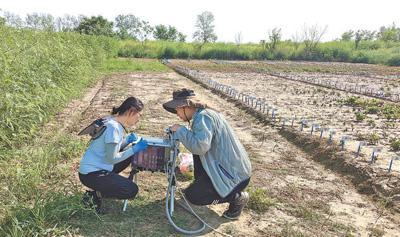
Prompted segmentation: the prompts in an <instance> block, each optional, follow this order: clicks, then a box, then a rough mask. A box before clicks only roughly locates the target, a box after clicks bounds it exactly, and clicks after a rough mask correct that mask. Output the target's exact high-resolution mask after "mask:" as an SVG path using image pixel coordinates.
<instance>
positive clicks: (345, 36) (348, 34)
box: [342, 30, 354, 41]
mask: <svg viewBox="0 0 400 237" xmlns="http://www.w3.org/2000/svg"><path fill="white" fill-rule="evenodd" d="M353 37H354V31H353V30H349V31H346V32H344V33H343V34H342V41H350V40H352V39H353Z"/></svg>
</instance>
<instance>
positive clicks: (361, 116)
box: [356, 112, 367, 122]
mask: <svg viewBox="0 0 400 237" xmlns="http://www.w3.org/2000/svg"><path fill="white" fill-rule="evenodd" d="M366 117H367V116H366V115H365V114H364V113H362V112H357V113H356V121H357V122H362V121H364V119H365V118H366Z"/></svg>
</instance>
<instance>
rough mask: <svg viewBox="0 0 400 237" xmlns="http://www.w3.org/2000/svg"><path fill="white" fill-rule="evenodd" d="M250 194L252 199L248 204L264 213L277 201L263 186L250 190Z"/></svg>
mask: <svg viewBox="0 0 400 237" xmlns="http://www.w3.org/2000/svg"><path fill="white" fill-rule="evenodd" d="M249 194H250V200H249V203H248V205H247V206H248V207H249V208H250V209H252V210H254V211H256V212H258V213H263V212H265V211H267V210H268V209H269V208H270V207H271V206H275V204H276V201H275V200H274V199H272V198H271V197H269V196H268V193H267V191H265V190H264V189H262V188H254V189H252V190H250V191H249Z"/></svg>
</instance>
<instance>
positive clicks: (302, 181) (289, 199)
mask: <svg viewBox="0 0 400 237" xmlns="http://www.w3.org/2000/svg"><path fill="white" fill-rule="evenodd" d="M183 87H189V88H192V89H194V90H195V91H196V93H197V94H198V96H199V97H200V99H201V100H203V101H205V102H206V103H207V104H208V105H210V106H211V107H213V108H215V109H217V110H219V111H220V112H221V113H223V114H224V115H225V116H226V118H227V120H228V121H229V122H230V123H231V125H232V127H233V128H234V130H235V131H236V133H237V134H238V135H239V138H240V139H241V141H242V142H243V144H244V145H245V147H246V148H247V150H248V152H249V154H250V157H251V159H252V163H253V177H252V183H251V188H262V189H265V190H266V191H267V193H268V196H269V198H271V199H272V200H273V202H274V205H273V206H272V207H271V208H270V209H269V210H267V211H266V212H265V213H257V212H255V211H253V210H250V209H246V210H245V212H244V215H243V216H242V218H241V219H240V220H238V221H234V222H227V221H226V220H224V219H223V218H220V217H219V216H220V215H221V214H222V212H223V211H224V210H225V208H226V207H227V205H216V206H209V207H201V208H196V210H198V211H199V213H200V215H201V216H203V217H204V219H205V220H207V221H208V222H210V224H211V225H213V226H216V227H217V229H218V230H219V231H222V232H225V233H228V234H231V235H233V236H398V233H400V225H399V224H400V218H399V216H398V215H394V214H389V213H387V212H386V211H384V210H382V209H381V208H379V207H377V206H375V205H374V204H373V203H372V202H371V201H370V200H369V199H368V198H367V197H365V196H363V195H360V194H358V193H357V191H356V190H355V189H354V188H353V186H352V185H351V184H350V182H348V181H347V180H346V179H345V178H343V177H341V176H339V175H337V174H335V173H333V172H331V171H329V170H326V169H324V167H322V166H321V165H320V164H318V163H315V162H314V161H312V160H311V159H310V158H309V157H307V154H305V153H303V152H302V151H301V150H300V149H299V148H297V147H295V146H294V145H292V144H291V143H289V142H288V141H287V140H285V139H284V138H283V137H281V136H280V135H279V134H278V132H277V131H276V130H275V129H273V128H270V127H266V126H263V125H260V124H258V123H257V122H256V120H255V119H253V117H251V116H250V115H248V114H246V113H245V112H243V111H242V110H240V109H238V108H235V107H234V105H233V104H231V103H228V102H227V101H225V100H223V99H221V98H220V97H218V96H217V95H214V94H212V93H211V92H210V91H208V90H205V89H204V88H202V87H200V86H199V85H197V84H195V83H193V82H191V81H190V80H188V79H186V78H184V77H182V76H179V75H177V74H175V73H164V74H160V73H134V74H123V75H116V76H113V77H108V78H106V79H105V80H104V84H103V86H102V88H101V89H100V90H99V91H98V93H97V94H96V96H95V97H94V98H93V100H92V103H91V104H90V105H89V107H88V108H87V109H86V110H84V113H83V114H82V118H81V119H80V122H79V123H75V124H76V125H75V126H73V125H72V126H69V128H68V130H69V131H70V132H73V133H76V132H77V131H78V130H79V129H80V127H81V125H82V124H87V123H88V122H89V121H91V120H93V119H94V118H97V117H99V116H102V115H105V114H108V112H109V111H110V110H111V108H112V106H115V105H118V104H119V103H120V102H121V101H122V100H124V99H125V98H126V97H127V96H137V97H139V98H141V99H142V100H143V102H144V103H145V111H144V115H143V117H142V121H141V123H140V124H139V126H138V128H137V130H136V131H137V132H138V133H140V134H146V135H151V136H162V135H163V129H164V128H165V127H166V126H167V125H170V124H173V123H176V122H179V121H178V119H177V117H176V116H174V115H172V114H169V113H167V112H165V111H164V110H163V109H162V106H161V104H162V103H163V102H165V101H167V100H168V99H169V98H170V95H171V92H172V91H173V90H174V89H178V88H183ZM78 162H79V159H77V160H76V161H75V165H76V163H78ZM76 182H77V183H79V181H78V180H77V179H76ZM186 184H187V182H186V183H183V185H186ZM165 187H166V180H165V177H164V176H163V175H162V174H157V173H154V174H151V173H146V172H143V173H141V174H140V176H139V188H140V191H139V196H138V198H137V200H134V201H131V202H130V206H129V208H128V209H130V211H128V212H127V213H125V214H121V213H120V202H111V203H110V204H109V205H108V214H106V215H105V216H104V217H102V220H103V222H100V225H99V224H98V222H99V220H98V219H94V220H85V221H83V220H82V219H78V220H76V221H75V222H74V221H73V222H72V223H73V225H74V226H75V227H77V228H82V230H81V231H80V232H81V234H82V235H84V236H128V235H129V233H137V235H143V236H150V235H153V236H154V235H156V236H165V235H176V233H175V232H174V231H173V230H172V228H171V227H170V226H169V225H168V223H167V220H166V218H165V215H164V212H163V207H162V205H163V202H164V200H163V197H164V195H165ZM138 216H139V218H138ZM82 223H85V226H86V227H87V226H91V227H92V228H93V229H91V231H85V230H84V229H83V228H84V227H83V224H82ZM125 225H129V227H126V226H125ZM122 226H123V227H122ZM205 235H206V236H208V235H210V236H214V235H216V234H215V233H212V232H208V233H205Z"/></svg>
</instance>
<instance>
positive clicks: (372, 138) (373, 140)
mask: <svg viewBox="0 0 400 237" xmlns="http://www.w3.org/2000/svg"><path fill="white" fill-rule="evenodd" d="M379 139H380V136H379V135H378V134H377V133H376V132H373V133H371V134H369V136H368V137H367V141H368V144H370V145H377V144H378V142H379Z"/></svg>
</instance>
